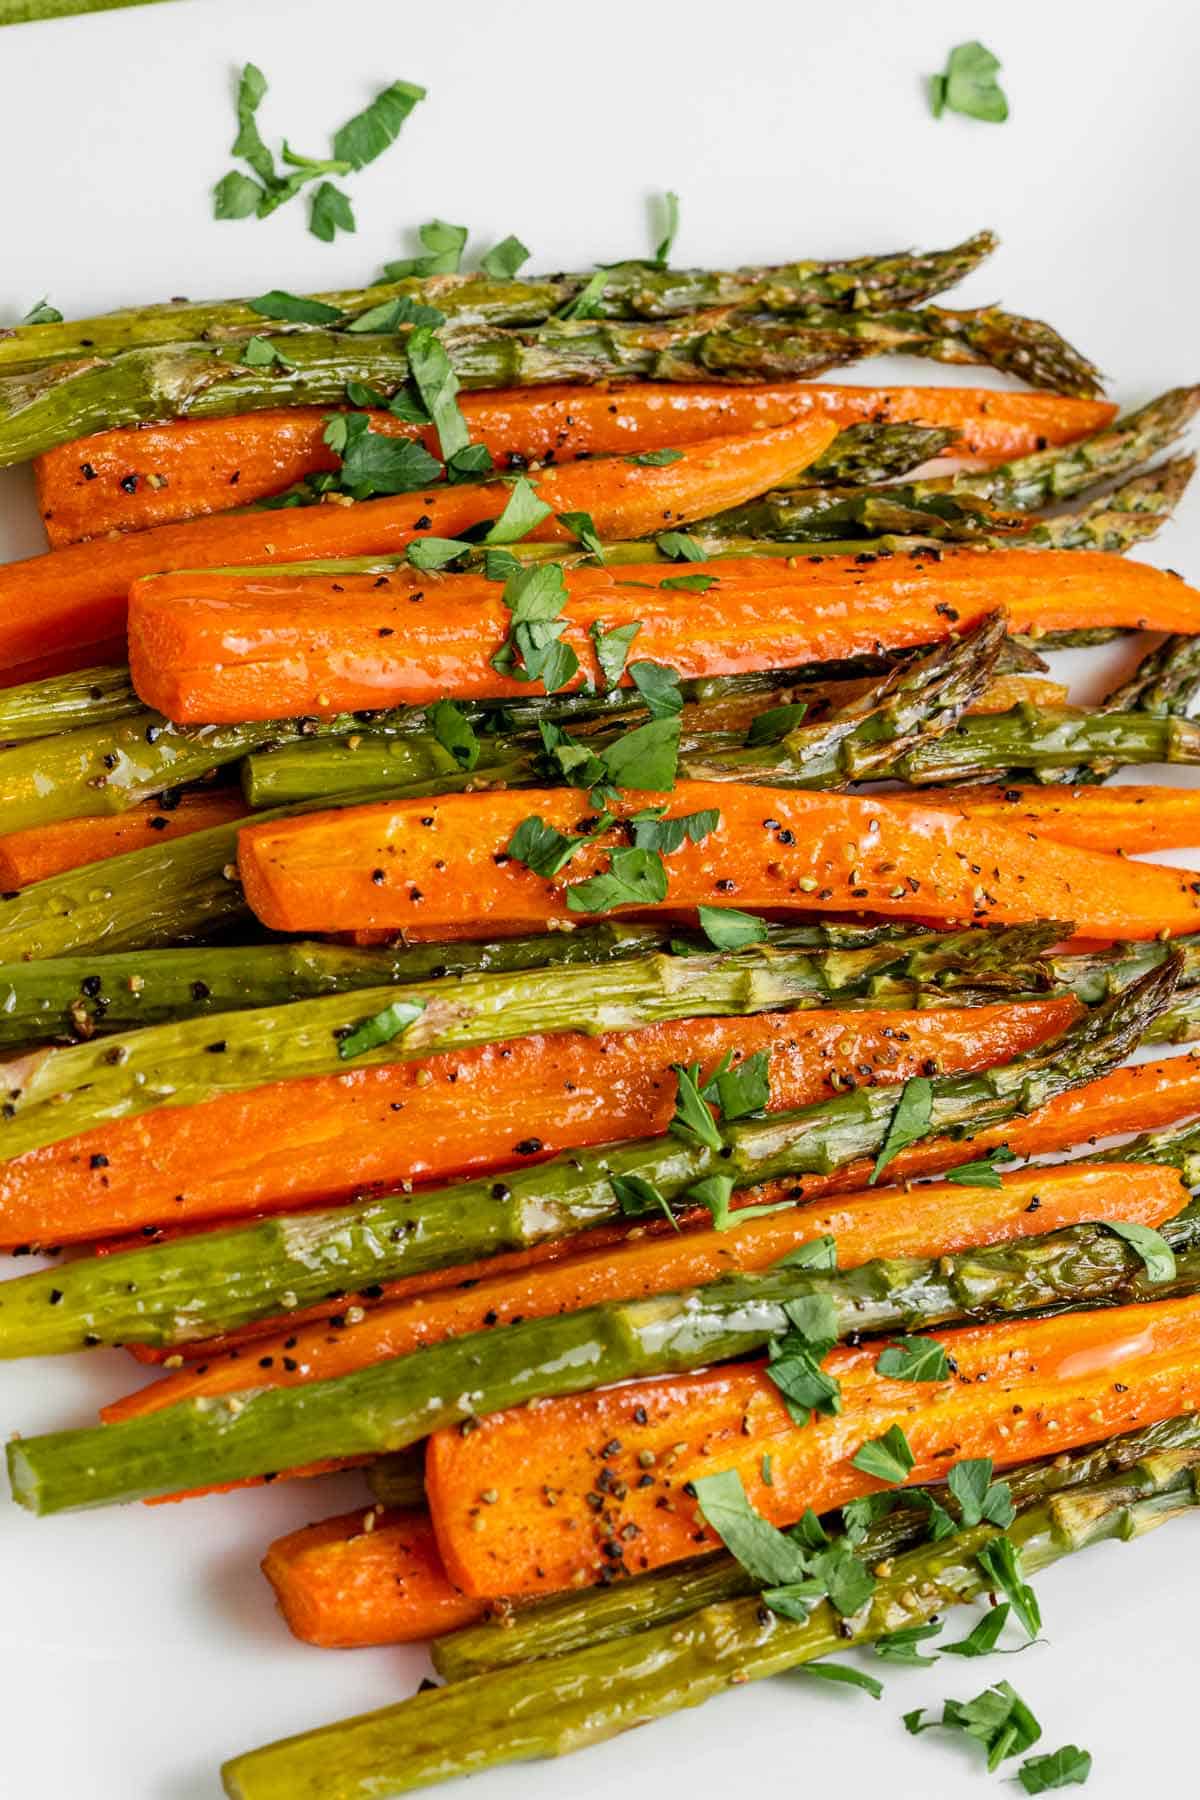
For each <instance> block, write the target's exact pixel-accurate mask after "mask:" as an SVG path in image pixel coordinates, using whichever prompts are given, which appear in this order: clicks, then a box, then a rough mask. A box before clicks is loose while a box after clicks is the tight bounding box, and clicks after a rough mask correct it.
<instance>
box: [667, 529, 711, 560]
mask: <svg viewBox="0 0 1200 1800" xmlns="http://www.w3.org/2000/svg"><path fill="white" fill-rule="evenodd" d="M654 547H655V549H656V550H658V551H659V552H660V554H661V555H663V556H669V557H670V558H671V560H672V561H673V562H703V561H704V559H705V557H706V556H707V555H708V552H707V550H706V549H705V548H704V545H703V544H702V543H701V542H700V541H699V539H698V538H694V537H692V535H691V533H690V532H687V531H664V532H663V533H662V535H661V536H660V537H656V538H655V540H654Z"/></svg>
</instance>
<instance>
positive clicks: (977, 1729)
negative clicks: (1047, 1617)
mask: <svg viewBox="0 0 1200 1800" xmlns="http://www.w3.org/2000/svg"><path fill="white" fill-rule="evenodd" d="M904 1725H905V1729H906V1730H907V1731H909V1732H911V1733H912V1734H913V1736H914V1737H915V1736H916V1735H917V1734H918V1733H920V1732H922V1731H932V1730H933V1729H934V1728H935V1727H941V1728H942V1729H944V1730H947V1731H961V1732H963V1733H964V1734H965V1735H966V1736H967V1737H971V1738H974V1739H975V1740H976V1741H977V1742H978V1743H980V1744H982V1745H983V1747H984V1749H985V1750H986V1752H987V1766H988V1769H989V1771H993V1772H994V1771H995V1770H996V1769H998V1768H999V1767H1000V1764H1001V1763H1002V1762H1003V1761H1004V1760H1005V1758H1006V1757H1009V1756H1019V1755H1020V1754H1021V1752H1022V1751H1023V1750H1028V1749H1030V1748H1032V1746H1033V1745H1034V1744H1036V1743H1037V1741H1038V1739H1039V1738H1040V1737H1041V1735H1042V1728H1041V1726H1040V1725H1039V1724H1038V1722H1037V1720H1036V1719H1035V1718H1034V1716H1033V1714H1032V1713H1031V1712H1030V1710H1029V1708H1028V1707H1027V1706H1026V1704H1025V1702H1024V1701H1023V1700H1022V1698H1021V1696H1020V1695H1019V1694H1018V1693H1017V1691H1016V1689H1015V1688H1013V1687H1010V1686H1009V1684H1008V1682H1007V1681H998V1682H997V1683H996V1685H995V1687H990V1688H986V1689H985V1690H984V1692H983V1693H982V1694H977V1695H976V1696H975V1698H974V1699H973V1700H947V1701H945V1702H944V1703H943V1706H942V1716H941V1718H940V1719H926V1718H925V1713H924V1708H923V1707H918V1708H917V1710H916V1711H915V1712H910V1713H905V1715H904Z"/></svg>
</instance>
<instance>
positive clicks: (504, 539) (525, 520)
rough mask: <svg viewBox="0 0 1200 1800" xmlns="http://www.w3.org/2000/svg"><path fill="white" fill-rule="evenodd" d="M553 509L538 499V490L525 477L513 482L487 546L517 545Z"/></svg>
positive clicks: (486, 538) (486, 542) (486, 540)
mask: <svg viewBox="0 0 1200 1800" xmlns="http://www.w3.org/2000/svg"><path fill="white" fill-rule="evenodd" d="M552 510H553V509H552V508H551V507H549V506H547V505H546V502H545V501H544V500H539V499H538V497H537V489H536V488H535V487H534V485H533V483H532V482H531V481H527V480H526V479H525V477H524V475H520V476H518V477H517V479H516V481H514V482H513V485H512V489H511V491H510V493H509V496H508V499H507V500H506V501H505V502H504V510H503V512H502V513H501V514H500V517H499V518H498V519H497V520H496V521H495V523H494V524H493V525H492V526H491V527H490V529H489V531H488V534H487V536H486V537H485V538H484V540H483V541H484V543H485V544H516V543H519V542H520V540H521V539H522V538H525V537H528V536H529V533H530V532H531V531H533V530H534V529H535V528H536V527H537V526H538V525H540V524H541V522H542V520H543V519H548V518H549V517H550V513H551V511H552Z"/></svg>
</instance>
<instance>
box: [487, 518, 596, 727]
mask: <svg viewBox="0 0 1200 1800" xmlns="http://www.w3.org/2000/svg"><path fill="white" fill-rule="evenodd" d="M506 510H507V509H506ZM566 603H567V589H566V583H565V582H564V580H563V572H562V568H561V566H560V565H559V564H558V563H531V564H529V565H528V566H525V567H521V568H519V569H518V570H517V571H516V573H515V574H513V575H510V576H509V578H508V580H507V581H506V582H505V584H504V604H505V605H506V606H507V607H508V609H509V611H510V612H511V613H512V626H511V628H510V631H509V635H508V637H507V638H506V639H505V641H504V643H503V644H502V645H501V647H500V649H499V650H497V652H496V654H495V655H494V656H493V657H492V659H491V662H492V667H493V668H494V669H495V670H496V671H497V672H498V673H499V674H501V675H510V676H512V677H513V679H514V680H517V681H541V682H542V684H543V686H544V687H545V690H546V692H547V693H548V694H552V693H555V692H556V691H557V690H558V689H559V688H561V687H565V686H566V685H567V683H568V682H569V681H573V680H574V678H575V676H576V675H577V674H578V672H579V658H578V657H577V656H576V654H575V652H574V650H572V649H571V647H570V645H569V644H563V643H561V642H560V641H559V640H560V638H561V636H562V633H563V631H564V630H565V629H566V621H565V620H563V619H561V618H560V617H559V614H560V613H561V612H562V609H563V607H564V606H565V605H566Z"/></svg>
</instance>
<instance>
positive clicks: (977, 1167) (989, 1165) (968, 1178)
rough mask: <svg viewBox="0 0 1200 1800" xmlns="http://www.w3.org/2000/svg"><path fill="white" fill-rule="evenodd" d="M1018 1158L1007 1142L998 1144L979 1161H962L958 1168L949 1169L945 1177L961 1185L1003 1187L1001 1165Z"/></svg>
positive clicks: (1013, 1161)
mask: <svg viewBox="0 0 1200 1800" xmlns="http://www.w3.org/2000/svg"><path fill="white" fill-rule="evenodd" d="M1017 1160H1018V1159H1017V1158H1016V1157H1015V1156H1014V1155H1013V1153H1012V1151H1011V1150H1010V1149H1009V1147H1008V1145H1007V1144H997V1146H996V1148H995V1149H994V1150H989V1151H988V1153H987V1155H986V1156H981V1157H980V1158H979V1159H978V1161H977V1162H969V1163H960V1164H959V1166H958V1168H957V1169H947V1171H946V1173H945V1176H944V1177H943V1179H944V1180H946V1181H953V1182H955V1183H957V1185H958V1186H959V1187H981V1188H998V1187H1002V1186H1003V1185H1004V1184H1003V1182H1002V1181H1001V1179H1000V1167H1001V1166H1002V1165H1006V1164H1008V1163H1015V1162H1016V1161H1017Z"/></svg>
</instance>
